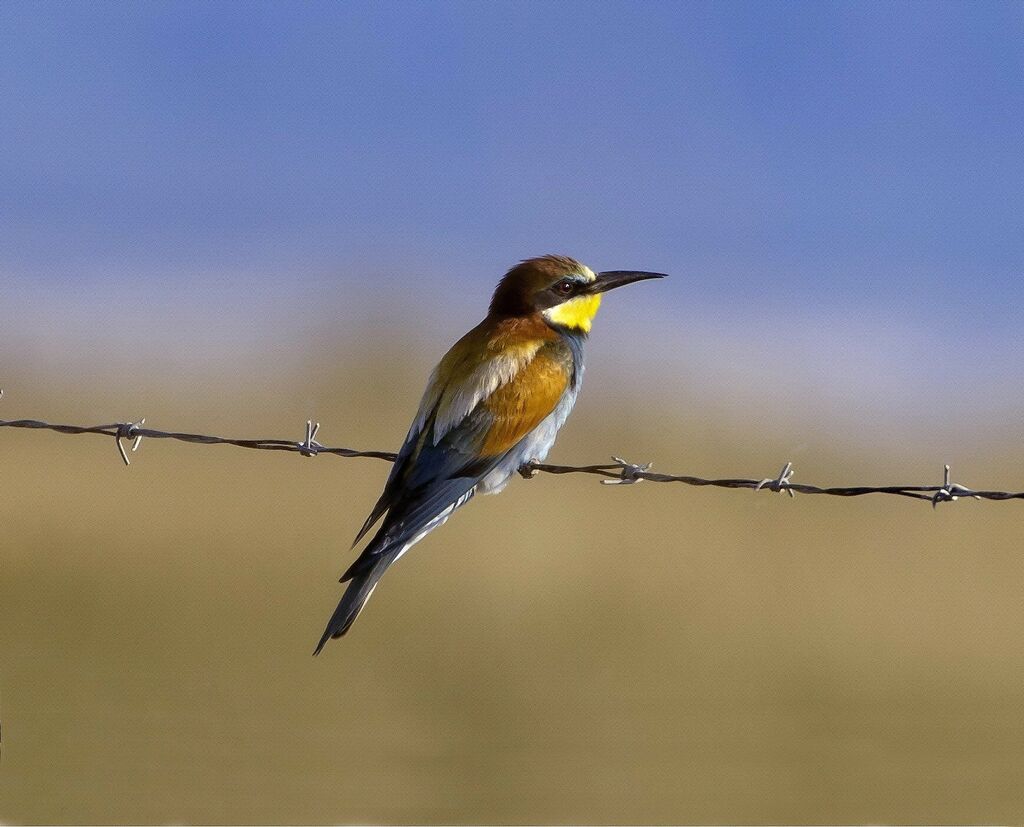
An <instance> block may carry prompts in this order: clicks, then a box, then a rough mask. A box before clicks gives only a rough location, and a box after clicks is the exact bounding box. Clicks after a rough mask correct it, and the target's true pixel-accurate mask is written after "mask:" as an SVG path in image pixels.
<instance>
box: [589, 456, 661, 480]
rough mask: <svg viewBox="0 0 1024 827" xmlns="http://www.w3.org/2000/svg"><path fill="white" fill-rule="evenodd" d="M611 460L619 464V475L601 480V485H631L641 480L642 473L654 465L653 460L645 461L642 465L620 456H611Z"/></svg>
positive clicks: (642, 478)
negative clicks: (611, 478)
mask: <svg viewBox="0 0 1024 827" xmlns="http://www.w3.org/2000/svg"><path fill="white" fill-rule="evenodd" d="M612 461H613V462H614V463H615V464H616V465H618V466H619V468H620V469H621V470H620V471H619V476H618V477H617V478H616V479H613V480H601V485H633V484H634V483H637V482H643V481H644V477H643V475H644V474H645V473H646V472H648V471H650V470H651V469H652V468H653V467H654V463H653V462H646V463H644V464H643V465H636V464H634V463H632V462H627V461H626V460H624V459H623V458H622V457H612Z"/></svg>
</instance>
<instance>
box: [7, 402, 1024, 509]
mask: <svg viewBox="0 0 1024 827" xmlns="http://www.w3.org/2000/svg"><path fill="white" fill-rule="evenodd" d="M2 395H3V391H2V390H0V396H2ZM145 422H146V420H145V418H143V419H140V420H139V421H138V422H114V423H111V424H109V425H54V424H51V423H49V422H43V421H41V420H38V419H13V420H0V428H27V429H31V430H46V431H55V432H56V433H59V434H96V435H99V436H106V437H110V438H113V439H114V441H115V444H116V446H117V450H118V453H119V455H120V457H121V459H122V461H123V462H124V464H125V465H130V464H131V460H130V459H129V457H128V451H126V450H125V446H124V444H123V443H124V441H130V442H131V452H132V453H134V452H136V451H137V450H138V449H139V446H140V444H141V442H142V440H143V438H149V439H174V440H178V441H179V442H190V443H193V444H197V445H233V446H235V447H237V448H249V449H253V450H258V451H289V452H293V453H297V454H300V455H302V456H306V457H314V456H318V455H319V454H330V455H333V456H338V457H369V458H371V459H382V460H387V461H388V462H394V461H395V458H396V456H397V455H396V454H395V453H394V452H392V451H360V450H356V449H353V448H331V447H328V446H326V445H322V444H320V443H319V442H317V441H316V436H317V433H318V431H319V429H320V423H319V422H314V421H312V420H309V421H307V422H306V432H305V438H304V439H303V440H302V441H298V442H297V441H294V440H288V439H236V438H231V437H221V436H208V435H206V434H192V433H183V432H177V431H158V430H156V429H155V428H146V427H144V426H145ZM651 466H652V463H646V464H644V465H637V464H635V463H632V462H628V461H627V460H624V459H622V458H621V457H612V462H611V463H604V464H597V465H553V464H550V463H542V462H531V463H527V464H526V465H524V466H523V467H522V468H520V469H519V473H520V474H521V475H522V476H524V477H526V478H531V477H533V476H534V475H536V474H537V473H543V474H593V475H595V476H599V477H602V478H603V479H602V480H601V481H602V483H604V484H605V485H632V484H635V483H638V482H645V481H646V482H677V483H682V484H683V485H692V486H711V487H714V488H736V489H744V488H745V489H750V490H752V491H762V490H764V491H774V492H785V493H787V494H788V495H789V496H791V497H792V496H794V495H795V494H827V495H829V496H833V497H860V496H863V495H865V494H890V495H895V496H898V497H910V498H912V499H917V500H925V501H928V502H930V503H931V504H932V506H933V507H935V506H937V505H938V504H939V503H941V502H953V501H955V500H957V499H959V498H961V497H973V498H974V499H976V500H1021V499H1024V492H1010V491H986V490H976V489H972V488H968V487H966V486H963V485H959V484H957V483H955V482H952V481H951V479H950V470H949V466H948V465H946V466H944V469H943V479H942V483H941V484H938V485H855V486H835V487H821V486H817V485H810V484H808V483H800V482H793V479H792V477H793V464H792V463H790V462H787V463H786V464H785V465H784V466H783V467H782V470H781V471H780V472H779V474H778V475H777V476H775V477H765V478H761V479H740V478H722V479H706V478H704V477H697V476H691V475H689V474H661V473H658V472H656V471H652V470H651Z"/></svg>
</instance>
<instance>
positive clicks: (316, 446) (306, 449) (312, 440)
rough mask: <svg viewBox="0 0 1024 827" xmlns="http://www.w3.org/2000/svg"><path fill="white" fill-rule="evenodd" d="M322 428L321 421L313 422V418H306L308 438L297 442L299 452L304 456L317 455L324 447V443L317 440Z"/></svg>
mask: <svg viewBox="0 0 1024 827" xmlns="http://www.w3.org/2000/svg"><path fill="white" fill-rule="evenodd" d="M319 430H320V423H319V422H317V423H316V424H314V423H313V420H312V419H307V420H306V438H305V439H304V440H303V441H302V442H299V443H297V445H298V446H299V453H300V454H302V456H304V457H315V456H316V455H317V454H319V453H320V451H321V450H322V449H323V447H324V446H323V445H321V444H320V443H319V442H317V441H316V435H317V432H318V431H319Z"/></svg>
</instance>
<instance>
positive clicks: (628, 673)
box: [0, 343, 1024, 823]
mask: <svg viewBox="0 0 1024 827" xmlns="http://www.w3.org/2000/svg"><path fill="white" fill-rule="evenodd" d="M440 349H441V348H440V346H439V345H438V344H437V343H434V345H433V346H432V348H431V350H430V351H429V352H423V353H420V352H418V351H416V352H415V353H414V354H413V355H409V354H410V352H409V351H406V352H405V353H403V354H376V355H373V354H366V353H352V352H344V351H339V352H338V353H337V354H335V356H336V358H334V359H330V358H327V359H323V360H321V361H320V362H319V364H320V365H325V364H326V365H333V367H330V368H324V367H320V368H317V369H315V370H311V371H309V372H307V373H301V372H300V373H295V372H293V373H291V374H287V373H286V372H285V371H284V370H283V369H282V368H281V366H280V365H275V364H273V363H270V364H267V365H264V366H263V368H262V370H253V371H250V372H248V373H246V372H244V371H240V372H238V373H234V374H233V373H231V372H230V371H225V372H224V373H223V375H221V376H220V377H219V378H217V379H216V380H213V379H211V378H210V377H209V376H205V377H199V378H197V379H195V380H194V381H193V379H192V378H190V377H188V376H183V375H176V376H174V377H173V378H172V379H170V380H167V381H164V382H160V381H159V376H158V372H154V373H153V374H151V375H148V376H146V377H145V378H144V379H143V380H136V379H133V378H131V377H128V378H125V377H124V376H122V377H121V381H120V383H117V384H115V383H110V384H107V385H106V386H102V385H98V384H95V383H91V382H90V383H87V382H85V381H82V382H80V383H78V384H74V385H72V386H71V387H70V388H69V387H68V386H67V385H66V384H61V385H58V384H55V383H52V382H43V381H40V380H39V379H38V378H37V377H31V376H17V375H14V376H11V375H10V374H7V375H5V379H4V381H5V387H6V389H7V391H8V395H7V396H6V397H5V398H4V400H3V402H2V403H0V404H2V405H3V416H4V417H5V418H12V417H15V416H44V417H48V418H51V419H52V420H55V421H72V422H94V421H95V422H98V421H101V420H102V421H110V420H111V419H112V418H117V417H119V416H124V417H135V416H140V415H142V414H145V415H146V416H147V417H148V422H149V423H150V424H152V425H153V426H154V427H157V428H161V427H173V428H186V429H187V428H195V429H200V430H203V431H205V432H212V433H223V434H229V435H239V436H283V435H294V436H296V438H298V437H299V436H300V427H301V423H302V421H303V420H304V419H305V418H306V417H307V416H308V415H310V414H311V413H312V414H314V415H316V416H318V417H320V418H321V419H323V420H324V421H325V423H326V424H325V426H324V430H323V431H322V434H321V436H322V439H323V441H324V442H326V443H328V444H332V445H336V444H342V445H350V446H353V447H382V448H385V447H394V446H396V445H397V443H398V441H399V439H400V437H401V435H402V434H403V433H404V429H405V427H406V425H407V422H408V418H409V416H410V413H411V411H412V409H413V408H414V406H415V403H416V400H417V397H418V394H419V391H420V388H421V384H422V382H423V378H424V376H425V369H424V368H425V366H429V362H430V361H431V360H432V359H433V357H434V356H435V355H437V353H435V351H436V352H440ZM359 357H362V358H359ZM392 357H393V358H392ZM360 363H362V364H363V367H362V368H360V369H356V368H354V367H352V366H353V365H356V364H360ZM65 381H66V380H65ZM639 381H640V380H639V379H637V378H636V377H634V378H633V379H628V378H626V377H625V375H624V374H623V375H616V374H615V373H614V372H613V369H612V368H611V367H606V368H604V369H593V370H592V371H591V375H590V376H589V377H588V387H587V388H586V389H585V390H584V393H583V395H582V397H581V400H580V405H579V407H578V409H577V413H576V415H575V416H574V418H573V419H572V420H570V423H569V426H568V427H567V430H566V431H565V432H564V434H563V436H562V438H561V439H560V442H559V444H558V446H557V447H556V449H555V451H554V453H553V455H552V458H553V459H556V460H558V461H564V462H588V461H597V460H600V459H603V457H604V456H605V455H607V454H609V453H612V452H613V451H614V452H615V453H621V454H624V455H626V456H628V457H630V458H634V459H636V460H644V459H649V458H654V459H656V460H657V467H658V468H659V469H662V470H667V471H688V472H694V473H701V474H708V475H719V474H720V475H752V474H757V473H761V472H763V473H765V474H767V473H774V472H775V471H776V470H777V468H778V466H779V465H780V464H781V461H782V460H784V459H791V460H793V461H794V462H795V463H796V466H797V479H799V480H808V481H812V482H817V483H836V484H840V483H851V482H871V483H884V482H907V481H911V482H925V481H928V480H932V479H936V480H937V479H938V475H939V463H940V462H941V461H942V460H948V461H952V462H953V463H954V471H955V472H956V471H960V472H962V473H961V474H957V475H956V478H957V479H960V478H961V477H962V478H963V481H964V482H966V483H969V484H975V485H981V484H985V485H988V486H992V487H996V486H1009V487H1015V488H1018V489H1019V488H1020V487H1021V486H1024V472H1021V470H1020V461H1019V458H1020V449H1019V442H1012V441H1011V440H1010V435H1009V434H1001V433H997V432H994V431H990V430H989V431H983V430H981V429H979V431H978V432H976V433H974V434H972V435H970V437H969V438H966V439H964V440H963V441H961V442H960V443H959V444H957V445H956V446H949V447H950V450H949V451H948V452H947V453H946V454H944V455H940V456H938V457H936V456H932V455H930V454H928V453H926V452H925V451H924V450H922V449H927V448H928V447H929V446H927V445H906V446H904V449H903V450H900V449H898V448H897V449H893V448H892V447H883V448H879V447H878V446H871V445H863V444H858V439H857V434H856V433H855V432H849V431H846V432H844V433H843V434H842V438H841V439H835V440H834V439H833V438H832V437H831V436H830V435H829V432H830V430H831V431H836V430H837V429H835V428H833V429H830V428H829V427H827V423H826V426H825V427H823V426H821V425H820V424H819V425H817V426H814V427H811V425H810V423H808V422H803V421H799V420H797V421H789V422H786V423H783V424H781V425H780V424H778V423H772V422H769V421H764V420H761V419H759V418H758V417H757V416H755V415H748V414H745V413H744V412H742V411H732V412H731V413H727V407H728V406H727V400H726V401H725V402H723V407H722V409H721V410H716V409H714V407H711V408H702V409H698V408H697V406H688V405H686V404H680V402H681V401H685V400H686V398H687V396H686V394H687V392H688V391H689V390H692V389H690V388H687V387H677V388H673V389H672V390H671V391H665V392H664V393H663V394H661V395H659V393H658V392H656V391H655V392H654V393H652V394H651V395H650V396H648V397H646V398H644V400H643V401H642V403H640V404H638V403H637V402H636V401H635V400H634V399H632V398H630V397H629V396H628V394H626V393H625V392H617V391H616V390H615V389H616V388H621V387H623V386H635V385H636V384H638V383H639ZM698 410H700V412H696V411H698ZM0 457H2V469H3V474H2V483H0V490H2V492H3V495H2V496H0V520H2V526H3V528H2V532H0V544H2V545H0V548H2V556H0V565H2V569H3V576H2V578H0V693H2V694H0V719H2V724H3V745H2V757H0V820H2V821H5V822H17V823H36V822H77V823H100V822H115V823H116V822H139V823H153V822H156V823H189V822H208V823H220V822H232V823H246V822H249V823H268V822H285V823H301V822H309V823H324V822H329V823H337V822H341V823H350V822H388V823H410V822H425V823H434V822H454V823H468V822H483V823H505V822H511V823H535V822H555V823H567V822H594V823H615V822H641V823H643V822H651V823H666V822H708V823H721V822H744V823H751V822H795V823H805V822H844V823H868V822H872V823H919V822H945V823H951V822H952V823H959V822H976V823H977V822H985V823H997V822H1020V821H1022V820H1024V792H1022V791H1024V749H1022V748H1021V745H1022V744H1024V599H1022V588H1021V587H1022V584H1024V555H1022V554H1021V548H1022V539H1024V519H1022V518H1024V511H1022V508H1024V506H1022V505H1021V504H1020V503H1015V502H1013V503H1004V504H993V503H975V502H972V501H968V502H959V503H956V504H954V505H951V506H945V507H942V508H939V509H938V510H937V511H936V512H933V511H932V510H931V509H930V508H929V507H927V506H926V505H923V504H917V503H913V502H907V501H901V500H895V499H893V500H892V501H890V500H888V499H886V498H881V497H879V498H864V499H859V500H849V501H847V500H828V499H824V498H810V497H797V498H796V499H795V500H792V501H791V500H789V498H784V497H780V496H771V495H768V494H764V495H759V496H756V497H755V496H753V495H751V494H749V493H746V492H723V491H712V490H702V489H691V488H684V487H681V486H680V487H675V486H668V485H665V486H657V485H653V484H647V485H641V486H634V487H630V488H625V487H619V488H613V487H604V486H600V485H598V484H597V483H596V481H595V480H594V479H593V478H587V477H565V478H554V477H544V476H542V477H538V478H537V479H536V480H534V481H531V482H528V483H527V482H523V481H518V480H517V481H515V482H514V483H513V484H512V485H511V486H510V487H509V489H508V490H507V491H506V492H505V493H504V494H502V495H501V496H500V497H488V498H482V499H480V500H477V501H476V502H474V503H473V504H472V505H471V506H470V507H469V508H467V509H466V510H464V511H463V512H461V513H460V515H459V517H458V518H457V519H455V520H453V521H451V522H450V523H449V524H448V525H447V526H446V527H445V528H444V529H443V530H441V531H440V532H438V533H435V534H434V535H432V536H431V537H430V538H428V539H427V540H425V541H424V542H423V543H422V544H420V546H418V547H417V549H416V551H415V552H414V553H412V554H410V555H409V556H408V557H406V558H405V559H404V560H403V561H402V562H401V564H400V565H398V566H397V567H396V568H395V569H394V570H393V571H392V572H391V573H389V575H388V576H387V578H386V579H385V580H384V582H383V584H382V586H381V588H380V589H378V591H377V594H376V596H375V597H374V599H373V601H371V603H370V605H369V607H368V609H367V611H366V612H365V613H364V615H363V616H362V617H361V618H360V620H359V622H358V623H357V625H356V626H355V628H354V630H353V633H352V634H351V635H350V636H349V637H347V638H346V639H343V640H342V641H338V642H334V643H332V644H331V645H330V646H329V647H328V648H327V650H326V651H325V653H324V655H323V656H321V657H320V658H317V659H313V658H312V657H310V652H311V651H312V648H313V645H314V643H315V642H316V639H317V637H318V636H319V634H320V632H321V630H322V627H323V624H324V622H325V621H326V619H327V617H328V615H329V614H330V612H331V610H332V609H333V607H334V605H335V602H336V600H337V597H338V596H339V594H340V587H339V585H338V584H337V582H336V578H337V576H338V575H339V574H340V573H341V571H342V570H343V568H344V567H345V565H346V561H348V560H349V559H350V553H349V552H348V550H347V548H348V544H349V542H350V540H351V538H352V536H353V535H354V534H355V531H356V529H357V528H358V526H359V525H360V523H361V522H362V520H363V518H364V516H365V514H366V512H367V511H368V509H369V507H370V505H371V504H372V502H373V500H374V498H375V497H376V494H377V492H378V490H379V487H380V485H381V484H382V482H383V479H384V477H385V474H386V472H387V465H386V464H385V463H381V462H378V461H373V460H342V459H338V458H333V457H321V458H318V459H316V460H302V459H299V458H297V457H295V456H282V455H277V454H269V453H259V452H245V451H241V450H238V449H232V448H217V447H198V446H189V445H182V444H176V443H163V442H161V443H157V442H154V441H149V442H148V443H144V445H143V447H142V449H141V451H140V453H139V455H138V458H137V461H136V462H135V463H133V465H132V467H131V468H130V469H125V468H123V467H122V466H121V463H120V460H119V459H118V458H117V455H116V452H115V450H114V447H113V445H111V444H110V443H109V441H105V440H102V439H100V438H98V437H96V438H94V437H76V438H71V437H65V436H59V435H56V434H32V433H26V432H12V431H2V432H0Z"/></svg>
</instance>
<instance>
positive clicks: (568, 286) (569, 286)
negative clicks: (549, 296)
mask: <svg viewBox="0 0 1024 827" xmlns="http://www.w3.org/2000/svg"><path fill="white" fill-rule="evenodd" d="M575 289H576V284H575V282H573V281H571V280H570V279H562V280H561V281H560V282H558V284H556V285H555V290H557V291H558V292H559V293H561V294H562V295H563V296H568V295H570V294H571V293H572V291H573V290H575Z"/></svg>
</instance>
